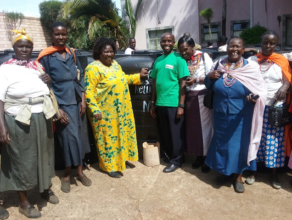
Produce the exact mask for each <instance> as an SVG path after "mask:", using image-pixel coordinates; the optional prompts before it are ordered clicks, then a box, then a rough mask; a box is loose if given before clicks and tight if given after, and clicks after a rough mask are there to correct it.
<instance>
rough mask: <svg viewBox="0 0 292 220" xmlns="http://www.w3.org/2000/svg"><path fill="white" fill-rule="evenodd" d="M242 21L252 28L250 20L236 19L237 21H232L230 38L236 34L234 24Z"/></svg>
mask: <svg viewBox="0 0 292 220" xmlns="http://www.w3.org/2000/svg"><path fill="white" fill-rule="evenodd" d="M240 23H247V24H248V25H247V26H248V28H250V20H249V19H246V20H235V21H230V38H231V37H233V36H234V31H237V30H234V28H233V26H234V24H240ZM242 30H246V29H242Z"/></svg>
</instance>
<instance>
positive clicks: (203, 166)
mask: <svg viewBox="0 0 292 220" xmlns="http://www.w3.org/2000/svg"><path fill="white" fill-rule="evenodd" d="M201 170H202V173H209V172H210V170H211V169H210V167H208V166H207V165H206V164H203V165H202V167H201Z"/></svg>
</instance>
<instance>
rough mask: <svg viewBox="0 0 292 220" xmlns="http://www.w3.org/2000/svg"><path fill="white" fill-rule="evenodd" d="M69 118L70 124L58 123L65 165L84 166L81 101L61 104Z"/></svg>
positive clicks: (57, 131)
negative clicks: (74, 103)
mask: <svg viewBox="0 0 292 220" xmlns="http://www.w3.org/2000/svg"><path fill="white" fill-rule="evenodd" d="M60 108H61V109H62V110H63V111H64V112H65V114H66V115H67V117H68V119H69V124H68V125H64V124H62V123H61V122H60V121H58V122H57V123H56V133H57V135H58V139H59V142H60V145H61V148H62V151H63V156H64V162H65V167H70V166H82V165H83V162H82V159H83V157H84V151H83V146H82V136H81V134H82V130H81V128H82V122H81V116H80V103H79V104H76V105H60Z"/></svg>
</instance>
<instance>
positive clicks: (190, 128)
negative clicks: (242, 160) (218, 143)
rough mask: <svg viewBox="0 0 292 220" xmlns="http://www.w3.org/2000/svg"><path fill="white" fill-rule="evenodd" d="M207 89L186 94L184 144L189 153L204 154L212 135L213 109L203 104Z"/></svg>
mask: <svg viewBox="0 0 292 220" xmlns="http://www.w3.org/2000/svg"><path fill="white" fill-rule="evenodd" d="M206 93H207V89H204V90H200V91H188V92H187V95H186V108H185V124H186V145H187V152H188V153H189V154H195V155H196V156H206V155H207V152H208V149H209V146H210V142H211V139H212V135H213V111H212V110H211V109H209V108H206V107H205V106H204V104H203V101H204V96H205V94H206Z"/></svg>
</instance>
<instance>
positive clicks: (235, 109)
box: [205, 59, 254, 115]
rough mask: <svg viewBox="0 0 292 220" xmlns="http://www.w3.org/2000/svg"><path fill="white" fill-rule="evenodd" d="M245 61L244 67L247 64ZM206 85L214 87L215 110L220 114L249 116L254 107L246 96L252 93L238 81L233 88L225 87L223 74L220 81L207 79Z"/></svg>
mask: <svg viewBox="0 0 292 220" xmlns="http://www.w3.org/2000/svg"><path fill="white" fill-rule="evenodd" d="M247 63H248V62H247V60H245V59H243V66H245V65H246V64H247ZM205 85H206V87H207V88H208V89H210V88H212V87H213V91H214V96H213V110H214V111H215V112H220V113H225V114H226V113H229V114H242V115H244V114H249V113H250V110H252V109H253V108H254V105H253V104H251V103H249V102H247V100H246V96H248V95H249V94H250V93H251V92H250V91H249V89H247V88H246V87H245V86H243V85H242V84H241V83H240V82H239V81H238V80H237V81H236V82H235V83H234V84H233V85H232V86H231V87H225V86H224V79H223V74H222V75H221V77H220V78H219V79H218V80H212V81H211V80H210V79H209V77H208V76H207V77H206V78H205Z"/></svg>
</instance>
